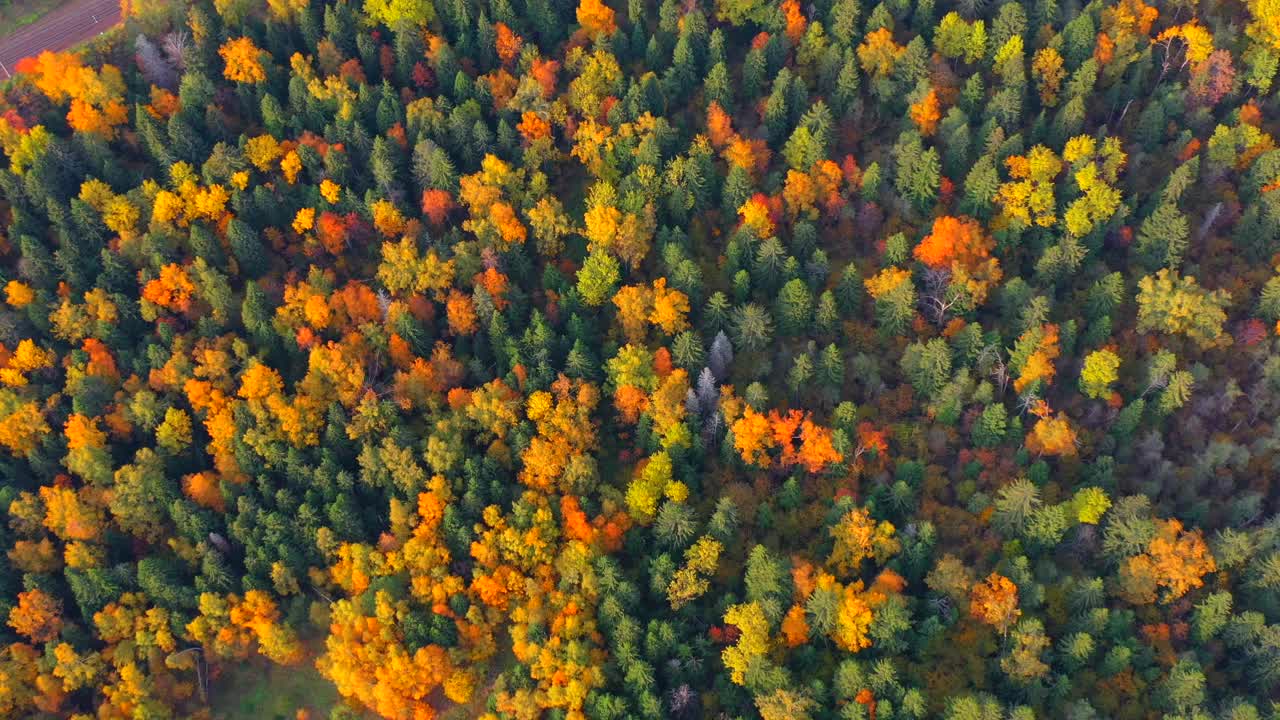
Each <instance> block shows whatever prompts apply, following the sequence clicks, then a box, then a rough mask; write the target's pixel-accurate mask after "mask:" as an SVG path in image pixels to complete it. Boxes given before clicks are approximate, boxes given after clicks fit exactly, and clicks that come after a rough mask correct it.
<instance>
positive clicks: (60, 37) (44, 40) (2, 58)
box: [0, 0, 120, 80]
mask: <svg viewBox="0 0 1280 720" xmlns="http://www.w3.org/2000/svg"><path fill="white" fill-rule="evenodd" d="M119 20H120V0H74V1H73V2H71V3H70V4H67V5H64V6H62V7H60V8H58V9H57V10H54V11H53V12H51V13H49V14H48V15H46V16H44V17H42V18H40V19H39V20H37V21H36V22H34V23H32V24H31V25H28V26H27V27H24V28H22V29H21V30H19V31H17V32H15V33H14V34H12V35H10V36H8V37H6V38H3V39H0V80H5V79H8V78H9V76H10V74H11V73H12V72H13V66H14V65H15V64H17V62H18V61H19V60H21V59H22V58H25V57H30V56H32V55H39V54H40V52H41V51H42V50H66V49H67V48H69V47H71V46H72V45H75V44H77V43H81V42H84V41H85V40H88V39H89V38H92V37H95V36H97V35H100V34H102V33H103V32H106V31H107V30H108V29H110V28H111V26H113V25H115V24H116V23H117V22H119Z"/></svg>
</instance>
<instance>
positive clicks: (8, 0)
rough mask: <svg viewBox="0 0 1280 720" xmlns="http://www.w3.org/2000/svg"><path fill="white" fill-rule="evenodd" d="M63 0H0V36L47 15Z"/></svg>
mask: <svg viewBox="0 0 1280 720" xmlns="http://www.w3.org/2000/svg"><path fill="white" fill-rule="evenodd" d="M62 3H63V0H0V38H2V37H5V36H6V35H9V34H11V33H14V32H17V31H18V30H21V29H22V28H24V27H26V26H28V25H30V24H32V23H34V22H35V21H37V20H39V19H40V18H42V17H44V16H45V15H48V14H49V13H50V11H52V10H55V9H57V7H58V6H60V5H62Z"/></svg>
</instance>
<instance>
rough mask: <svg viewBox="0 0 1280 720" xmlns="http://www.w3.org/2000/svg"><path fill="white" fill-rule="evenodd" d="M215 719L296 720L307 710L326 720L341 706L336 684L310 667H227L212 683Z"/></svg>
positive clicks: (263, 664)
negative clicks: (336, 707) (296, 715)
mask: <svg viewBox="0 0 1280 720" xmlns="http://www.w3.org/2000/svg"><path fill="white" fill-rule="evenodd" d="M210 695H211V696H212V697H211V698H210V699H211V703H212V706H213V716H214V717H215V718H218V719H219V720H293V718H294V717H295V714H296V713H297V711H298V710H300V709H302V708H306V709H308V710H310V711H311V716H312V717H313V718H326V717H328V716H329V711H330V710H331V709H332V708H333V707H334V706H335V705H337V704H338V691H337V690H336V689H335V688H334V687H333V683H331V682H329V681H328V680H326V679H325V678H323V677H321V675H320V673H319V672H318V671H317V670H316V669H315V667H313V666H312V665H311V664H310V663H303V664H301V665H298V666H297V667H280V666H279V665H276V664H274V663H268V662H258V661H256V660H255V661H252V662H245V663H240V664H238V665H231V664H226V665H224V666H223V672H222V675H221V676H220V677H218V678H216V679H215V680H214V681H213V687H212V688H211V692H210Z"/></svg>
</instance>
